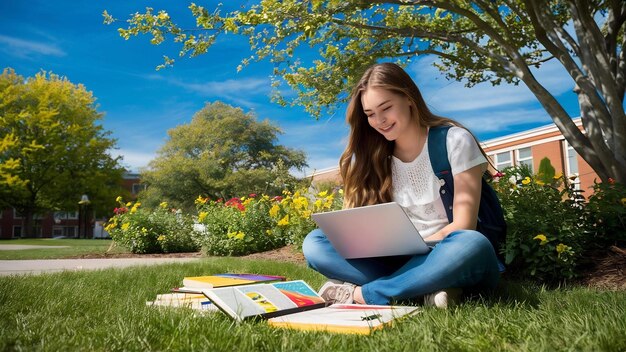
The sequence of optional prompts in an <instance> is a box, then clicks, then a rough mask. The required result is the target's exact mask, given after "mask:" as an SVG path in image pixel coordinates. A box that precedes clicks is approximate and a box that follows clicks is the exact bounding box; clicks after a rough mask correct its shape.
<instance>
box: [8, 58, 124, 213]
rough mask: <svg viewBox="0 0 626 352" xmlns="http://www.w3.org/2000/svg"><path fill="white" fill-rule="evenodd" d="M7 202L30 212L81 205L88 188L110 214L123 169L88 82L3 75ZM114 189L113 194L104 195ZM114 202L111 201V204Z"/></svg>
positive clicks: (51, 76)
mask: <svg viewBox="0 0 626 352" xmlns="http://www.w3.org/2000/svg"><path fill="white" fill-rule="evenodd" d="M0 116H1V118H0V136H2V138H0V199H1V200H0V203H2V204H0V205H1V206H9V207H15V208H17V209H18V210H19V211H23V212H25V213H28V212H29V211H30V212H34V211H45V210H52V209H60V208H61V209H62V208H65V209H75V207H76V202H77V201H78V199H79V198H80V195H81V194H84V193H88V194H89V197H90V198H92V202H93V203H94V205H95V206H96V208H97V210H99V211H102V209H103V208H108V206H104V204H106V203H107V200H106V198H113V197H112V196H111V195H110V194H109V193H112V192H118V191H117V189H110V188H106V187H102V186H101V185H102V184H112V183H113V184H115V183H118V182H119V181H120V180H121V176H122V172H123V169H122V168H121V167H120V166H119V165H118V160H117V159H113V158H111V157H110V156H109V154H108V152H107V151H108V150H109V149H111V148H112V147H113V146H114V145H115V141H114V140H112V139H109V138H108V137H107V136H108V134H109V133H108V132H106V131H104V130H103V128H102V126H100V125H99V124H98V121H99V120H100V119H101V114H100V113H99V112H97V111H96V108H95V99H94V98H93V96H92V94H91V92H88V91H87V90H86V89H85V87H83V86H82V85H74V84H72V83H71V82H69V81H68V80H67V79H65V78H63V77H60V76H57V75H55V74H52V73H46V72H41V73H38V74H37V75H35V76H34V77H29V78H26V79H24V78H23V77H21V76H18V75H17V74H15V72H14V71H13V70H11V69H5V70H4V72H3V73H2V75H0ZM105 194H107V196H104V195H105ZM109 204H110V201H109Z"/></svg>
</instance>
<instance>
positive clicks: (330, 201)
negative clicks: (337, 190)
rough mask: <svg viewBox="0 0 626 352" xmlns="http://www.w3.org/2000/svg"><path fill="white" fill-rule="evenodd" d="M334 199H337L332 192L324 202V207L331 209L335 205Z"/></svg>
mask: <svg viewBox="0 0 626 352" xmlns="http://www.w3.org/2000/svg"><path fill="white" fill-rule="evenodd" d="M334 200H335V197H333V195H332V194H331V195H330V196H328V197H326V202H324V209H330V208H331V207H332V206H333V201H334Z"/></svg>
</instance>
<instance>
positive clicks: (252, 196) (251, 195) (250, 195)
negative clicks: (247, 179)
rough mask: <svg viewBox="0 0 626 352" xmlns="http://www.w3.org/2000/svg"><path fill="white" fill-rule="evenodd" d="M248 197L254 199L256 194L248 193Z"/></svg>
mask: <svg viewBox="0 0 626 352" xmlns="http://www.w3.org/2000/svg"><path fill="white" fill-rule="evenodd" d="M248 197H250V198H256V193H250V194H249V195H248Z"/></svg>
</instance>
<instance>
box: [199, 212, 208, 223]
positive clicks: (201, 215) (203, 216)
mask: <svg viewBox="0 0 626 352" xmlns="http://www.w3.org/2000/svg"><path fill="white" fill-rule="evenodd" d="M207 215H209V213H207V212H206V211H201V212H200V214H198V221H199V222H203V221H204V219H206V217H207Z"/></svg>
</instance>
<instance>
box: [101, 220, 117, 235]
mask: <svg viewBox="0 0 626 352" xmlns="http://www.w3.org/2000/svg"><path fill="white" fill-rule="evenodd" d="M116 226H117V221H111V222H110V223H109V224H108V225H107V226H106V227H105V228H104V229H105V230H106V231H107V232H110V231H111V230H113V229H114V228H115V227H116Z"/></svg>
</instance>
